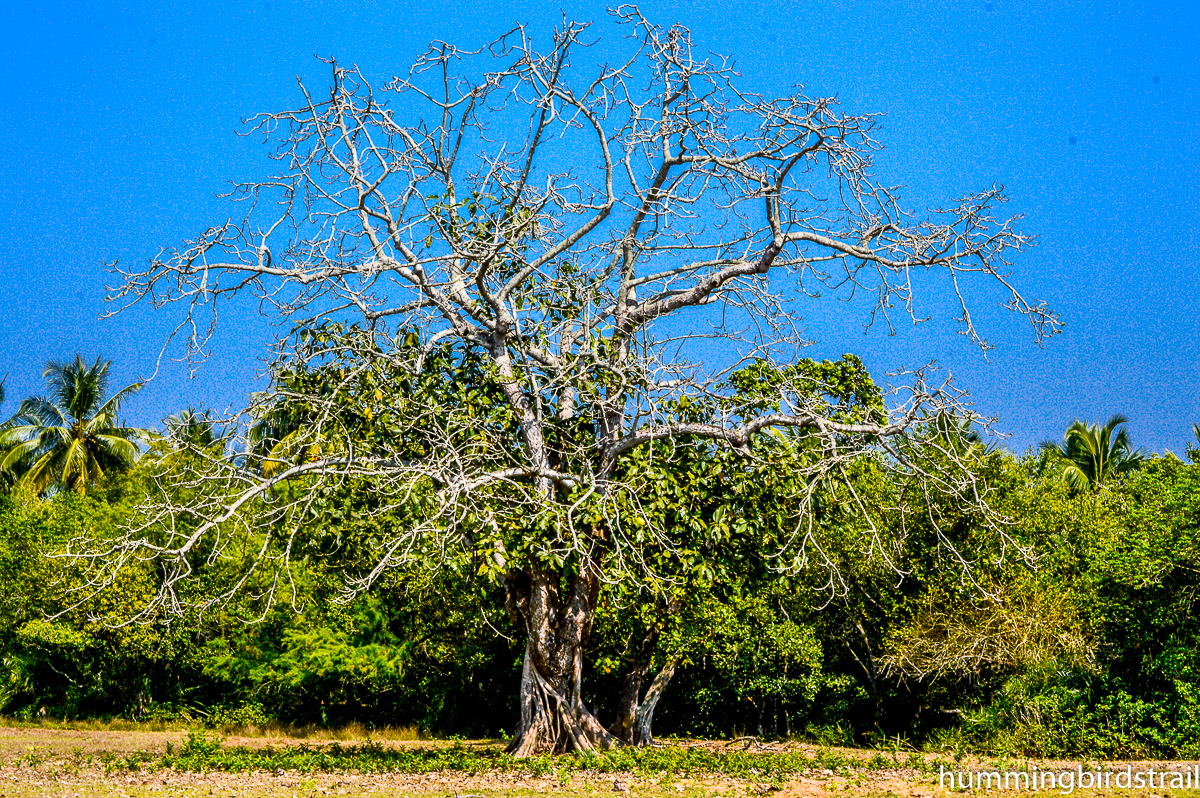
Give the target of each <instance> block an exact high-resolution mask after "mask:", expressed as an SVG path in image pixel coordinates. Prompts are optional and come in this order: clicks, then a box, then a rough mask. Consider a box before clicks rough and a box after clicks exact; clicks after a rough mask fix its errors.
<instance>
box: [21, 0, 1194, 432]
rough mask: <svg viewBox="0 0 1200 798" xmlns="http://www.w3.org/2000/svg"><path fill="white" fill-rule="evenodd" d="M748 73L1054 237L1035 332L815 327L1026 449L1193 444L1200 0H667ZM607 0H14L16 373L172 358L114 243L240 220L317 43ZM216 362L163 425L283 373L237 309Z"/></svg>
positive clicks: (397, 48) (368, 51) (924, 185)
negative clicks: (245, 134) (229, 186)
mask: <svg viewBox="0 0 1200 798" xmlns="http://www.w3.org/2000/svg"><path fill="white" fill-rule="evenodd" d="M641 7H642V10H643V12H644V13H646V14H647V16H649V17H650V18H652V19H654V20H656V21H658V22H659V23H660V24H664V25H669V24H671V23H673V22H676V21H678V22H682V23H683V24H685V25H687V26H689V27H690V28H691V29H692V30H693V35H694V38H695V39H696V40H698V41H699V42H701V43H702V44H703V45H705V46H706V47H707V48H709V49H711V50H713V51H717V52H722V53H729V54H732V55H734V57H735V58H736V60H737V63H738V64H739V66H740V69H741V71H742V72H743V73H744V75H745V81H746V83H747V84H749V85H751V86H753V87H754V88H756V89H758V90H760V91H763V92H772V91H773V90H775V91H778V92H779V93H782V92H783V91H784V90H786V89H787V88H788V87H789V86H791V85H793V84H797V83H802V84H804V85H805V86H806V89H807V92H808V93H809V94H813V95H816V94H821V95H837V96H838V97H839V98H840V100H841V102H842V103H843V106H844V108H845V109H846V110H847V111H850V112H870V111H880V112H884V113H886V116H885V118H884V119H883V123H882V125H883V129H882V132H881V135H880V138H881V140H882V141H883V142H884V144H885V145H886V146H887V149H886V150H885V151H884V152H883V153H882V154H881V155H880V157H879V159H878V164H879V169H878V171H879V172H880V173H881V174H882V175H883V176H885V177H886V178H888V182H896V183H903V184H905V185H906V186H907V188H906V190H905V192H904V194H905V196H906V197H907V198H908V204H909V205H910V206H914V205H915V206H922V207H923V206H926V205H936V204H938V203H940V202H944V201H948V200H951V199H953V198H954V197H956V196H958V195H961V194H962V193H965V192H966V191H970V190H976V189H981V188H984V187H987V186H989V185H991V184H992V183H994V182H995V183H1003V184H1005V186H1006V187H1007V191H1008V194H1009V195H1010V196H1011V197H1012V202H1011V203H1010V205H1009V206H1008V209H1009V210H1011V211H1012V212H1015V213H1022V214H1024V215H1025V217H1026V219H1025V221H1024V222H1023V229H1024V230H1026V231H1027V232H1031V233H1035V234H1037V235H1038V245H1037V247H1036V248H1035V249H1034V250H1032V251H1031V252H1029V253H1027V254H1026V255H1024V256H1022V257H1020V259H1019V260H1018V262H1017V263H1016V264H1015V269H1014V280H1015V281H1016V282H1017V283H1018V284H1019V285H1020V287H1021V288H1022V289H1023V290H1024V291H1025V292H1026V293H1027V294H1029V295H1032V296H1036V297H1038V298H1042V299H1046V300H1047V301H1048V302H1049V303H1050V304H1051V305H1052V306H1053V307H1054V308H1056V309H1057V310H1058V311H1059V312H1060V313H1061V315H1062V317H1063V319H1064V321H1065V325H1066V328H1065V332H1064V333H1063V334H1062V335H1060V336H1058V337H1057V338H1055V339H1054V340H1052V341H1051V342H1049V343H1048V344H1047V345H1046V346H1045V347H1043V348H1038V347H1037V346H1035V345H1034V343H1033V337H1032V334H1031V331H1030V330H1029V329H1028V327H1027V326H1026V325H1023V324H1022V323H1021V321H1020V320H1019V319H1016V318H1014V317H1011V316H1008V315H1006V314H1003V313H999V312H992V311H984V312H982V314H981V316H982V321H983V322H984V324H985V325H986V332H987V334H988V336H989V338H990V339H991V341H992V342H993V343H994V344H995V346H996V348H995V350H993V351H992V352H991V353H990V355H989V359H988V360H985V359H984V358H983V357H982V356H981V355H980V354H979V352H978V350H975V349H973V348H972V347H971V346H970V345H969V343H968V342H967V341H966V340H965V339H963V338H962V337H961V336H958V335H956V334H954V332H953V330H954V326H953V323H952V318H951V317H950V316H951V314H950V313H949V312H941V311H942V310H943V309H944V305H943V303H941V302H939V301H938V298H936V297H931V298H930V299H929V301H928V308H929V309H931V310H933V311H936V312H938V313H939V314H940V315H939V316H938V318H936V319H935V321H934V322H932V323H930V324H927V325H924V326H922V327H918V328H912V327H903V328H901V329H900V330H899V333H898V335H896V336H894V337H889V336H887V335H886V334H885V332H884V331H883V330H882V329H878V328H876V329H872V330H870V331H868V332H866V333H865V334H864V332H863V330H862V327H861V321H862V313H861V310H862V308H859V309H858V311H857V312H853V313H850V314H847V312H846V309H845V308H844V307H843V306H837V305H833V304H831V303H823V304H822V303H818V305H817V306H815V307H813V308H812V309H811V311H810V312H808V313H807V314H806V318H807V319H808V323H809V331H810V334H811V335H812V336H813V337H814V338H816V339H817V340H818V342H819V343H818V344H817V346H816V347H814V349H813V352H812V354H813V355H814V356H818V357H824V356H837V355H838V354H840V353H842V352H846V351H850V352H857V353H860V354H861V355H863V357H864V359H865V360H866V362H867V364H868V366H870V367H871V368H872V370H873V371H874V372H875V373H877V374H879V375H882V373H883V372H884V371H885V370H887V369H889V368H893V367H895V366H898V365H909V366H914V365H919V364H920V363H923V362H925V361H926V360H929V359H931V358H936V359H937V360H938V361H939V363H940V364H941V365H942V366H944V367H946V368H948V369H950V370H951V371H952V372H953V373H954V375H955V377H956V379H957V381H958V382H959V383H960V384H961V385H963V386H965V387H967V388H969V389H970V390H971V392H972V394H973V395H974V396H975V400H976V407H977V409H978V410H980V411H981V412H984V413H989V414H997V415H999V416H1000V427H1001V428H1002V429H1004V430H1007V431H1008V432H1010V433H1012V436H1013V437H1012V439H1011V440H1010V441H1009V442H1008V445H1009V446H1010V447H1011V448H1014V449H1017V450H1020V449H1023V448H1024V447H1025V446H1027V445H1029V444H1030V443H1033V442H1036V441H1039V440H1042V439H1045V438H1048V437H1058V436H1060V435H1061V433H1062V431H1063V430H1064V429H1065V428H1066V426H1067V425H1068V424H1069V423H1070V422H1071V421H1072V420H1073V419H1076V418H1083V419H1091V420H1104V419H1107V418H1108V417H1109V416H1110V415H1111V414H1113V413H1115V412H1122V413H1124V414H1126V415H1127V416H1129V417H1130V419H1131V424H1130V432H1131V435H1132V437H1133V439H1134V441H1135V443H1137V444H1139V445H1143V446H1146V447H1148V448H1151V449H1153V450H1156V451H1162V450H1164V449H1173V450H1174V451H1176V452H1182V450H1183V448H1184V446H1185V444H1186V443H1187V441H1188V440H1190V439H1191V423H1192V422H1193V421H1200V357H1198V356H1197V354H1196V351H1195V342H1196V341H1197V340H1198V339H1200V313H1198V312H1197V307H1198V306H1200V278H1198V276H1197V260H1198V254H1200V233H1198V232H1197V231H1198V229H1200V224H1198V222H1200V213H1198V211H1200V207H1198V206H1200V199H1198V197H1200V157H1198V156H1200V124H1198V123H1200V68H1198V67H1200V65H1198V63H1197V60H1198V58H1200V46H1198V45H1200V24H1198V23H1200V12H1198V11H1197V10H1196V8H1195V7H1194V6H1193V5H1192V4H1184V3H1130V2H1128V0H1123V1H1121V2H1118V1H1117V0H1113V1H1112V2H1096V3H1054V2H1031V3H1023V2H1004V1H1003V0H993V2H987V1H986V0H983V1H981V2H974V0H971V1H970V2H955V3H950V2H901V3H883V2H880V0H869V1H868V0H832V1H831V2H816V3H813V2H808V3H778V4H774V5H767V4H746V3H725V4H711V3H710V4H695V5H693V4H672V3H663V2H657V3H646V4H643V5H642V6H641ZM564 13H565V14H566V15H567V16H569V17H573V18H576V19H591V20H600V19H602V18H603V17H604V15H605V11H604V6H603V4H599V3H566V4H561V5H560V4H551V3H510V4H504V3H463V2H458V3H451V2H425V3H419V4H416V3H398V2H379V1H376V0H371V1H369V2H353V3H352V2H338V3H332V2H292V1H291V0H271V2H266V0H247V2H242V3H236V4H219V3H209V4H204V5H203V6H199V5H197V6H188V5H184V4H168V3H154V4H120V3H94V4H83V3H66V4H63V5H57V6H55V5H52V4H35V3H29V2H22V1H21V0H18V2H9V3H7V4H6V5H5V7H4V9H3V10H0V37H2V39H3V42H2V46H0V59H4V73H3V74H4V80H3V81H0V108H2V109H3V112H2V113H0V286H2V288H3V290H2V291H0V361H2V362H0V375H2V374H5V373H7V374H8V375H9V376H8V381H7V389H8V396H9V403H8V404H7V405H6V407H5V408H3V409H4V410H7V411H11V410H12V408H13V407H14V405H15V402H14V400H15V399H19V398H20V397H21V396H25V395H28V394H30V393H35V392H40V391H41V386H42V382H41V380H40V377H39V376H38V375H39V372H40V370H41V366H42V364H44V363H45V361H47V360H49V359H65V358H68V357H70V356H72V355H73V354H74V353H75V352H81V353H82V354H83V355H84V356H85V357H88V358H93V357H95V356H96V355H97V354H101V353H102V354H103V355H105V356H106V357H109V358H112V359H113V360H114V370H115V380H116V382H119V383H121V384H125V383H126V382H132V381H133V380H135V379H137V378H140V377H144V376H147V375H149V374H150V373H152V372H154V370H155V361H156V357H157V355H158V351H159V346H160V343H161V341H162V340H163V337H164V336H165V335H166V333H167V332H168V331H169V329H170V325H171V322H172V320H173V318H174V316H173V315H172V314H171V313H169V312H158V313H156V312H153V311H152V310H151V309H149V308H139V309H136V310H134V311H133V312H130V313H127V314H124V315H122V316H120V317H118V318H116V319H108V320H103V321H102V320H100V319H99V318H98V317H99V316H100V314H102V313H103V312H104V311H105V310H106V306H105V304H104V302H103V297H104V293H105V292H104V286H105V284H106V283H111V282H112V281H113V279H114V278H113V276H112V275H109V274H107V273H106V272H105V269H104V264H105V263H107V262H111V261H113V260H120V261H121V262H123V263H126V264H138V263H143V262H145V261H146V260H147V259H148V258H149V257H151V256H152V255H153V254H154V253H155V252H156V251H157V249H158V248H159V247H162V246H169V245H172V244H176V243H178V242H180V241H182V240H183V239H185V238H187V237H189V236H192V235H194V234H195V233H197V232H198V231H200V230H202V229H203V228H205V227H207V226H208V225H210V224H212V223H215V222H220V221H223V220H224V219H225V218H226V216H227V215H228V214H229V212H230V211H229V209H228V207H227V206H226V205H225V204H224V203H223V202H221V201H220V200H217V199H215V198H214V194H215V193H216V192H218V191H220V190H222V188H223V186H224V184H225V181H227V180H229V179H232V178H243V179H245V178H253V177H256V176H259V175H261V174H263V172H264V170H265V168H266V167H265V158H264V153H265V148H264V147H263V146H262V144H261V142H260V141H257V140H252V139H248V138H241V137H238V136H237V135H236V132H237V131H238V130H239V120H240V119H241V118H243V117H245V116H248V115H250V114H252V113H255V112H258V111H265V110H278V109H281V108H284V107H288V106H291V105H294V104H295V103H296V97H297V93H296V85H295V76H297V75H301V76H303V77H304V78H305V79H306V81H308V82H310V83H311V84H313V85H322V82H323V80H324V73H325V69H326V68H325V67H324V66H323V65H321V64H320V63H318V62H317V61H316V60H315V59H314V58H313V56H314V55H324V56H328V55H333V56H336V57H337V58H338V59H339V60H340V61H342V62H344V63H357V64H359V65H360V66H361V67H362V68H363V70H364V72H365V73H366V74H367V75H374V76H378V77H380V78H383V77H387V76H390V75H392V74H396V73H398V72H401V71H403V69H404V67H405V66H406V65H407V64H408V62H409V61H410V60H411V59H412V58H413V57H414V56H415V55H417V54H418V53H419V52H420V51H421V50H422V49H423V48H424V46H425V45H426V44H427V43H428V42H429V41H430V40H432V39H445V40H448V41H454V42H462V43H474V44H479V43H483V42H484V41H486V40H487V38H489V37H490V36H491V35H494V34H498V33H500V32H502V30H504V29H506V28H507V27H508V26H509V25H511V24H512V23H515V22H518V21H524V22H528V23H531V24H533V25H534V26H535V28H538V27H540V28H542V29H545V28H546V27H548V26H549V25H551V24H553V23H554V22H555V21H557V20H558V19H560V18H561V15H562V14H564ZM227 321H228V323H227V324H226V325H225V326H224V327H223V329H222V331H221V333H220V335H219V337H218V340H217V346H216V355H215V357H214V358H213V359H212V360H211V361H210V362H208V363H207V364H205V365H204V366H203V367H202V368H201V369H200V370H199V371H198V372H197V373H196V375H195V376H192V375H191V374H190V373H189V370H188V368H187V367H186V366H182V365H179V364H175V363H171V362H165V363H164V364H163V367H162V368H161V369H160V370H159V371H158V375H157V377H156V379H155V380H154V381H153V382H152V383H151V384H150V385H149V386H147V388H146V389H145V390H144V391H143V392H142V394H141V395H140V396H139V397H138V398H137V399H136V400H134V401H133V402H132V403H131V404H130V405H129V415H130V418H131V420H132V421H134V422H136V423H140V424H155V423H157V420H158V419H159V418H160V417H161V416H163V415H165V414H167V413H169V412H172V411H174V410H177V409H180V408H182V407H185V406H188V405H206V406H212V407H216V408H218V409H226V408H230V407H236V406H238V405H240V404H242V403H243V402H244V400H245V396H246V393H247V392H248V391H249V390H251V389H253V388H254V387H261V385H262V382H261V375H260V371H261V365H260V363H259V361H258V357H259V356H260V354H261V342H262V340H263V335H264V328H263V325H262V323H261V322H260V321H258V320H257V319H256V318H255V316H254V314H253V312H252V309H250V308H241V309H237V310H236V311H233V312H231V314H230V315H229V316H227Z"/></svg>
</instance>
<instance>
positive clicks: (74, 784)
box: [0, 727, 1200, 798]
mask: <svg viewBox="0 0 1200 798" xmlns="http://www.w3.org/2000/svg"><path fill="white" fill-rule="evenodd" d="M182 737H183V734H182V733H181V732H178V731H166V732H137V731H133V732H129V731H84V730H63V729H46V728H29V727H25V728H10V727H0V798H27V796H29V797H31V796H55V797H56V798H85V797H86V798H90V797H91V796H117V797H118V798H150V797H151V796H153V798H176V797H179V798H182V797H183V796H187V797H188V798H205V797H206V796H215V797H216V798H225V797H226V796H228V797H229V798H233V796H250V797H252V798H318V797H319V796H320V797H323V796H343V795H345V796H370V797H371V798H375V797H376V796H378V797H379V798H382V797H383V796H409V795H411V796H421V797H424V796H429V797H430V798H432V796H438V797H439V798H442V797H445V798H501V797H510V798H518V797H522V798H523V797H524V796H536V795H550V796H560V797H561V798H576V797H582V796H592V797H595V796H609V797H611V796H618V797H619V796H623V795H629V796H646V797H647V798H667V797H668V796H669V797H670V798H700V796H724V797H726V798H743V796H746V797H747V798H749V797H751V796H765V795H771V796H779V798H818V797H820V798H834V796H839V795H845V796H851V795H853V796H863V798H943V796H946V794H947V793H948V790H947V789H945V788H944V785H939V783H938V776H937V775H933V776H930V775H928V774H926V773H921V772H919V771H916V770H905V769H901V768H897V769H895V770H875V769H869V770H868V769H864V770H861V771H860V770H853V771H849V775H844V774H835V773H833V772H832V771H828V770H820V771H814V772H811V773H806V774H803V775H801V776H796V777H793V778H791V779H789V780H788V781H786V782H782V783H763V782H755V781H748V780H740V779H733V778H728V777H724V776H712V777H705V778H676V777H673V776H656V777H646V776H636V775H633V774H619V775H616V776H614V775H613V774H596V773H573V774H566V773H562V774H560V775H558V776H553V775H551V776H532V775H523V774H517V773H506V772H495V773H486V774H480V775H468V774H463V773H432V774H422V775H403V774H353V773H318V774H301V773H295V772H283V771H277V772H274V773H266V772H258V773H251V774H228V773H183V772H174V771H157V772H154V773H149V772H141V773H129V772H114V773H110V774H105V773H104V771H103V769H101V768H99V767H95V766H90V765H81V764H80V763H81V762H85V761H87V759H88V757H89V756H95V755H98V754H102V753H105V752H107V753H111V754H115V755H118V756H121V755H128V754H132V753H134V752H136V751H157V752H161V751H163V750H164V749H165V748H166V745H167V743H173V744H175V745H178V744H179V743H180V741H181V739H182ZM299 743H306V744H308V745H313V744H314V741H313V740H289V739H287V738H280V737H227V738H226V739H225V745H227V746H241V745H244V746H247V747H263V746H267V745H274V746H280V745H287V744H299ZM318 744H319V743H318ZM383 744H384V745H389V746H412V745H416V746H430V745H438V744H439V743H437V742H432V741H420V742H417V741H387V742H384V743H383ZM447 744H448V743H447ZM697 744H702V745H704V746H705V747H728V746H730V744H729V743H697ZM747 745H750V743H748V744H747ZM738 747H740V745H739V746H738ZM772 748H775V749H777V748H778V747H777V746H776V747H772ZM788 748H789V750H795V749H797V748H802V749H807V748H809V746H800V745H796V744H793V745H789V746H788ZM844 753H846V754H848V755H851V756H855V757H859V756H861V757H863V758H870V757H872V756H874V752H869V751H857V750H847V751H845V752H844ZM1188 764H1191V763H1134V770H1135V771H1144V770H1147V769H1148V768H1149V767H1155V768H1158V769H1159V770H1160V771H1161V770H1162V769H1178V770H1182V769H1183V768H1185V767H1187V766H1188ZM962 765H963V766H965V767H967V768H971V767H988V766H989V765H988V763H982V762H974V763H972V762H964V763H962ZM1075 765H1076V763H1074V762H1070V763H1067V762H1058V763H1054V762H1043V763H1037V766H1038V767H1040V768H1044V769H1049V768H1063V769H1065V768H1074V767H1075ZM1024 766H1025V763H1022V767H1024ZM1124 766H1125V763H1121V765H1120V767H1122V768H1123V767H1124ZM981 792H982V791H981ZM987 792H988V794H990V795H999V794H1003V793H1000V792H998V791H995V790H992V791H987ZM1022 792H1028V791H1022ZM1046 792H1048V793H1049V794H1051V795H1060V794H1064V792H1063V791H1062V790H1055V791H1053V792H1051V791H1046ZM1129 793H1137V794H1139V795H1146V796H1147V798H1151V796H1153V798H1168V797H1169V796H1170V797H1171V798H1174V797H1175V796H1178V798H1193V796H1195V797H1196V798H1200V791H1198V790H1179V789H1176V790H1170V789H1165V790H1164V789H1153V790H1151V789H1143V790H1138V789H1129V790H1118V789H1115V788H1114V789H1109V790H1074V791H1073V792H1072V793H1071V794H1072V795H1075V796H1087V797H1088V798H1091V796H1108V795H1117V794H1129Z"/></svg>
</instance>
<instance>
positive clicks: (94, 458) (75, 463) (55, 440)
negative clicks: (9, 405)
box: [0, 355, 147, 493]
mask: <svg viewBox="0 0 1200 798" xmlns="http://www.w3.org/2000/svg"><path fill="white" fill-rule="evenodd" d="M110 364H111V361H108V360H103V359H102V358H96V362H95V363H92V364H90V365H89V364H88V363H86V362H84V360H83V358H82V357H81V356H79V355H76V356H75V359H74V360H69V361H67V362H65V363H54V362H51V363H48V364H46V368H45V369H44V370H43V371H42V376H43V377H45V378H46V382H47V383H48V384H49V387H50V396H49V397H43V396H31V397H29V398H27V399H25V400H23V401H22V402H21V404H20V406H19V407H18V408H17V413H16V415H15V416H14V417H13V418H12V419H10V420H9V421H8V422H7V423H6V424H5V427H4V429H3V432H2V436H3V437H0V470H3V471H5V472H7V473H10V474H12V475H13V476H14V477H15V478H16V479H17V480H18V482H19V483H21V484H23V485H26V486H28V487H29V488H30V489H31V490H32V491H33V492H34V493H45V492H46V491H47V490H49V489H51V488H53V487H59V488H62V489H65V490H71V491H74V492H76V493H86V492H87V489H88V487H89V486H90V485H92V484H93V483H94V482H96V481H97V480H99V479H102V478H103V477H104V476H105V475H107V474H113V473H120V472H122V471H126V470H128V469H129V468H130V467H131V466H132V465H133V463H134V461H136V460H137V456H138V453H139V451H140V448H139V446H140V444H141V442H142V441H143V440H144V439H145V438H146V436H147V433H146V431H145V430H141V429H135V428H133V427H127V426H125V425H123V424H122V423H121V421H120V420H119V419H118V417H117V414H118V412H120V409H121V405H122V404H123V403H124V401H125V400H126V399H127V398H128V397H129V396H130V395H132V394H133V393H134V392H136V391H137V390H138V389H139V388H140V387H141V384H140V383H134V384H133V385H129V386H126V387H125V388H122V389H121V390H119V391H117V392H116V393H115V394H113V395H112V396H109V395H108V371H109V366H110ZM0 397H2V394H0Z"/></svg>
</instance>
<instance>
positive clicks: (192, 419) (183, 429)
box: [163, 407, 226, 450]
mask: <svg viewBox="0 0 1200 798" xmlns="http://www.w3.org/2000/svg"><path fill="white" fill-rule="evenodd" d="M163 426H164V427H165V428H166V433H167V437H168V438H170V439H171V440H173V441H174V442H175V443H177V444H179V445H182V446H186V447H189V448H192V449H199V450H207V449H210V448H212V447H214V446H215V445H216V444H218V443H223V442H224V440H225V435H226V433H225V431H224V430H222V429H221V428H220V427H219V426H218V424H217V422H216V421H215V420H214V419H212V418H210V414H209V413H208V412H207V411H205V412H203V413H202V412H200V411H199V410H196V409H195V408H192V407H189V408H187V409H186V410H180V411H179V412H178V413H172V414H171V415H169V416H167V417H166V418H164V419H163Z"/></svg>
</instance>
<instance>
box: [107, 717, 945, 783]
mask: <svg viewBox="0 0 1200 798" xmlns="http://www.w3.org/2000/svg"><path fill="white" fill-rule="evenodd" d="M99 764H101V765H103V767H104V768H105V770H106V771H110V772H111V771H114V770H126V771H128V770H135V771H136V770H142V769H148V770H157V769H171V770H175V771H184V772H207V771H217V772H226V773H247V772H255V771H265V772H294V773H301V774H308V773H344V772H354V773H371V774H383V773H396V774H425V773H436V772H451V773H462V774H467V775H480V774H485V773H496V772H505V773H515V774H526V775H533V776H560V777H569V775H570V774H571V773H576V772H579V773H582V772H589V773H600V774H606V773H612V774H619V773H634V774H638V775H641V776H647V777H661V776H663V775H670V776H672V777H691V776H707V775H722V776H729V777H732V778H739V779H752V780H755V781H779V780H783V779H787V778H790V777H792V776H795V775H797V774H800V773H805V772H811V771H827V772H829V773H832V774H839V775H849V774H850V773H852V772H855V771H863V770H885V769H898V768H908V769H913V770H917V771H919V772H921V773H930V772H935V771H936V769H937V763H936V762H934V763H928V762H926V761H925V759H924V757H921V756H919V755H908V756H906V757H900V756H898V755H897V754H895V753H889V754H885V753H883V752H879V753H878V754H877V755H876V756H874V757H869V758H868V757H861V756H854V755H852V754H850V753H848V752H845V751H839V750H834V749H822V748H819V749H817V750H816V751H814V752H812V753H805V752H802V751H750V750H725V751H718V750H711V749H709V748H704V747H698V746H674V745H672V746H663V747H659V748H621V749H617V750H614V751H604V752H599V753H595V754H564V755H560V756H541V757H532V758H529V759H514V758H513V757H511V756H509V755H507V754H505V753H504V752H503V750H502V749H501V748H500V746H499V745H498V744H496V743H476V744H469V745H468V744H464V743H462V742H455V743H454V744H453V745H451V746H439V747H424V746H422V747H416V746H406V747H390V746H385V745H383V744H381V743H379V742H376V741H369V742H366V743H361V744H356V745H342V744H340V743H338V742H334V743H333V744H330V745H320V746H312V745H307V744H305V743H301V744H299V745H287V746H280V747H274V746H266V747H263V748H247V747H245V746H232V747H231V746H225V745H223V744H222V740H221V738H220V737H218V736H217V735H215V734H209V733H207V732H204V731H201V730H193V731H190V732H188V735H187V738H186V739H185V741H184V743H183V745H182V746H180V747H178V748H177V747H176V746H174V745H168V746H167V750H166V752H165V753H161V754H159V753H148V752H135V753H133V754H130V755H128V756H124V757H116V756H111V755H110V756H107V757H106V756H105V755H103V754H102V755H101V758H100V761H99Z"/></svg>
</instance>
